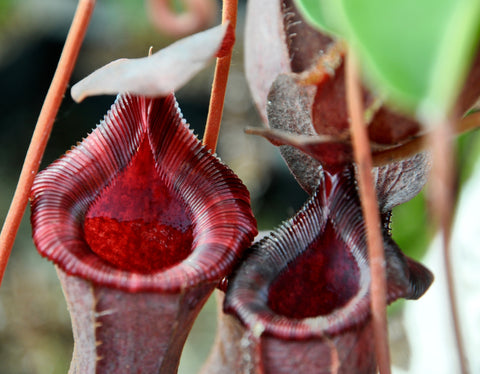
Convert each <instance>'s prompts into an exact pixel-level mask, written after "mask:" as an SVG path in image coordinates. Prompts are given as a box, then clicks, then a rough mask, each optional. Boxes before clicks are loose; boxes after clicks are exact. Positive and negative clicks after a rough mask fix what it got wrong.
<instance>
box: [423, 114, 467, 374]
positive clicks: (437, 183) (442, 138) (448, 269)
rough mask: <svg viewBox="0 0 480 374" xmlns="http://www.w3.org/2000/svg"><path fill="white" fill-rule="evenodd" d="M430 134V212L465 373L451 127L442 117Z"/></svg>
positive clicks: (459, 354)
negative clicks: (454, 256) (453, 248)
mask: <svg viewBox="0 0 480 374" xmlns="http://www.w3.org/2000/svg"><path fill="white" fill-rule="evenodd" d="M436 125H437V126H436V127H435V129H434V130H433V131H432V133H431V135H430V143H431V147H432V150H433V169H432V183H431V186H432V190H431V192H432V207H433V209H432V213H433V214H434V216H435V217H438V219H439V224H440V229H441V231H442V241H443V257H444V266H445V274H446V277H447V290H448V297H449V301H450V302H449V304H450V313H451V317H452V322H453V329H454V334H455V340H456V343H457V354H458V358H459V362H460V368H461V372H462V374H468V373H469V369H468V364H467V360H466V355H465V348H464V345H463V338H462V332H461V330H460V319H459V316H458V310H457V297H456V292H455V284H454V279H453V265H452V262H451V255H450V239H451V233H452V232H451V231H452V222H453V211H454V208H455V192H454V191H455V182H454V181H455V175H454V174H455V173H454V169H453V167H454V164H453V155H454V152H453V142H452V139H453V131H452V126H451V123H450V122H449V121H443V122H442V123H438V124H436Z"/></svg>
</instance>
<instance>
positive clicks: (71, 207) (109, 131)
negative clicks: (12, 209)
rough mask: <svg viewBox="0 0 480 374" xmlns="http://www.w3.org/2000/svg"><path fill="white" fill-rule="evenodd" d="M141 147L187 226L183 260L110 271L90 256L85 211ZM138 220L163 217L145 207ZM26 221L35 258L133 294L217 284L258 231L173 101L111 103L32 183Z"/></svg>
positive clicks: (235, 186) (244, 195) (239, 194)
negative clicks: (28, 220)
mask: <svg viewBox="0 0 480 374" xmlns="http://www.w3.org/2000/svg"><path fill="white" fill-rule="evenodd" d="M142 148H143V149H144V150H145V149H146V150H147V151H146V152H147V153H148V149H150V152H151V156H152V160H153V161H152V165H153V167H154V170H152V172H151V173H152V174H155V175H156V176H155V177H154V179H153V180H152V181H153V182H152V183H160V182H161V184H162V188H163V189H164V190H165V191H168V193H169V195H170V197H171V198H172V199H173V200H175V204H176V205H177V206H178V207H182V208H184V211H183V212H182V214H183V216H184V218H183V219H182V220H183V221H185V222H190V223H191V230H192V232H193V234H192V240H191V249H188V251H187V252H188V253H187V254H186V255H184V256H183V258H180V259H179V260H178V261H172V263H170V264H169V265H168V266H167V267H161V266H159V265H158V266H157V267H156V268H151V269H148V268H147V269H143V271H142V269H140V270H139V269H135V268H134V269H130V268H128V267H125V266H122V265H125V264H126V263H127V261H128V259H125V260H122V261H120V263H117V264H114V263H112V262H111V261H109V260H108V258H107V257H105V256H104V257H103V258H102V257H101V256H99V255H98V254H97V253H95V252H94V251H92V249H91V248H90V246H89V245H88V243H87V241H86V238H85V232H84V225H85V219H86V216H87V215H88V213H89V210H90V209H91V208H92V206H95V204H97V203H99V201H100V200H102V199H103V200H105V201H109V199H111V197H108V196H107V197H103V196H106V195H108V192H109V191H111V190H114V189H115V188H116V186H117V185H118V184H119V183H120V182H118V181H117V180H116V179H118V178H121V177H122V172H124V171H125V170H127V169H128V168H129V167H132V163H133V162H134V161H132V160H134V159H135V157H136V156H137V154H138V153H139V150H140V149H142ZM125 173H126V172H125ZM149 181H150V180H147V182H145V183H150V182H149ZM159 181H160V182H159ZM153 189H154V188H153ZM122 191H123V190H122ZM111 195H115V194H114V193H112V194H111ZM160 195H161V194H160ZM114 198H115V196H114ZM125 198H130V197H129V196H128V193H127V194H126V196H121V197H119V200H118V202H117V203H118V205H119V206H122V205H123V203H122V199H123V201H124V200H125ZM159 204H160V205H162V204H161V203H159ZM104 205H105V206H108V204H104ZM110 205H112V204H110ZM113 205H114V206H115V204H113ZM133 205H135V204H133ZM165 206H168V204H166V205H165V204H164V206H162V209H164V208H165ZM154 208H155V207H154ZM102 209H104V208H102ZM102 209H100V211H101V212H103V211H104V210H105V209H104V210H102ZM112 209H113V210H114V211H115V209H116V208H112ZM119 209H120V208H119ZM107 210H108V211H109V212H107V213H108V214H109V215H110V216H112V215H113V216H112V217H113V218H115V219H117V218H118V216H117V215H116V214H117V213H116V212H113V213H112V211H111V209H110V208H107ZM174 210H175V211H178V209H174ZM170 213H171V212H170ZM136 214H138V209H137V210H135V212H134V214H133V218H132V219H136V218H138V217H137V216H135V215H136ZM145 214H146V216H147V217H149V218H148V222H150V221H152V220H155V219H157V220H158V219H162V212H157V213H152V212H148V209H147V211H146V212H145ZM100 215H101V214H100ZM96 216H98V214H96ZM164 218H165V217H164ZM166 218H168V217H166ZM166 218H165V219H166ZM122 219H126V218H125V217H123V218H122ZM31 220H32V226H33V238H34V241H35V244H36V246H37V248H38V250H39V252H40V253H41V254H42V255H43V256H45V257H47V258H49V259H50V260H52V261H53V262H54V263H55V264H56V265H57V266H58V267H60V268H61V269H62V270H63V271H65V272H66V273H67V274H70V275H76V276H79V277H81V278H84V279H87V280H90V281H92V282H94V283H96V284H100V285H103V286H108V287H114V288H119V289H123V290H127V291H132V292H133V291H155V290H156V291H167V292H175V291H178V290H181V289H185V288H186V287H188V286H192V285H194V284H198V283H200V282H202V281H208V282H212V281H215V280H219V279H221V278H222V277H224V276H225V275H226V274H228V273H229V272H230V270H231V269H232V267H233V266H234V264H235V262H236V260H237V259H238V258H239V257H240V256H241V254H242V252H243V250H244V249H245V248H246V247H247V246H248V245H249V244H250V242H251V241H252V240H253V237H254V236H255V234H256V232H257V231H256V222H255V219H254V217H253V215H252V212H251V209H250V198H249V194H248V191H247V189H246V188H245V186H244V185H243V184H242V183H241V181H240V180H239V179H238V177H237V176H236V175H235V174H234V173H233V172H232V171H231V170H230V169H229V168H228V167H227V166H225V165H224V164H222V163H221V162H220V161H219V160H218V159H217V158H216V157H215V156H214V155H212V154H211V153H210V152H208V151H207V150H206V149H205V148H204V147H203V146H202V145H201V144H200V142H199V141H198V139H197V138H196V137H195V136H194V135H193V133H192V132H191V131H190V130H189V129H188V126H187V125H186V123H185V121H184V120H183V119H182V116H181V114H180V111H179V109H178V105H177V103H176V101H175V98H174V96H173V95H169V96H167V97H165V98H157V99H148V98H144V97H137V96H131V95H123V96H119V98H118V99H117V101H116V102H115V104H114V105H113V106H112V108H111V110H110V111H109V112H108V114H107V115H106V117H105V119H104V120H103V121H102V122H101V123H100V124H99V125H98V126H97V128H96V129H95V130H93V132H92V133H91V134H90V135H89V136H88V137H87V138H86V139H84V140H83V141H82V142H81V143H79V144H78V145H77V146H76V147H74V148H73V149H72V150H70V151H69V152H67V153H66V155H64V156H63V157H61V158H60V159H59V160H57V161H55V162H54V163H53V164H52V165H50V166H49V167H48V168H47V169H45V170H44V171H42V172H41V173H40V174H39V175H38V176H37V178H36V180H35V184H34V187H33V189H32V218H31ZM163 224H165V222H163ZM166 224H168V225H171V221H169V222H167V223H166ZM147 256H148V253H147ZM146 262H148V258H147V260H146V261H145V263H146ZM140 266H143V265H142V264H140Z"/></svg>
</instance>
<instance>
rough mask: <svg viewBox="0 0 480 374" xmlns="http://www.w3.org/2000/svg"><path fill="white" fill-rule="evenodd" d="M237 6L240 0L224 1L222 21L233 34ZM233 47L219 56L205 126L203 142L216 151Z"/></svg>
mask: <svg viewBox="0 0 480 374" xmlns="http://www.w3.org/2000/svg"><path fill="white" fill-rule="evenodd" d="M237 6H238V0H224V1H223V9H222V23H225V22H228V23H229V25H228V27H229V28H231V30H232V32H233V36H234V35H235V27H236V24H237ZM232 49H233V44H232ZM232 49H230V51H229V52H228V53H226V54H225V55H224V56H222V57H218V58H217V64H216V66H215V75H214V78H213V85H212V93H211V96H210V106H209V108H208V117H207V125H206V127H205V135H204V136H203V144H204V145H205V146H206V147H207V148H208V149H210V150H211V151H212V152H215V149H216V148H217V141H218V133H219V132H220V124H221V122H222V114H223V104H224V102H225V92H226V90H227V82H228V73H229V71H230V62H231V60H232Z"/></svg>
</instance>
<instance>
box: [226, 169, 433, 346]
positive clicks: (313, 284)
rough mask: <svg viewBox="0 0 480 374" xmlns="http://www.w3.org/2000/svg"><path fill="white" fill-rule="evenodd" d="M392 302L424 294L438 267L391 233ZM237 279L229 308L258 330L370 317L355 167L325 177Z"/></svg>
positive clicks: (282, 331) (339, 327)
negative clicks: (426, 264) (419, 259)
mask: <svg viewBox="0 0 480 374" xmlns="http://www.w3.org/2000/svg"><path fill="white" fill-rule="evenodd" d="M384 246H385V252H386V262H387V263H386V265H387V276H388V279H387V286H388V295H387V298H388V301H389V302H392V301H394V300H396V299H397V298H399V297H406V298H416V297H419V296H420V295H421V294H423V292H425V290H426V289H427V288H428V286H429V285H430V283H431V281H432V278H431V274H430V272H429V271H428V270H427V269H425V268H423V266H421V265H420V264H417V263H414V262H413V261H412V260H409V259H407V258H405V257H404V256H403V254H402V253H401V252H400V251H399V249H398V247H397V246H396V245H395V243H394V242H393V240H392V239H391V238H390V237H389V235H388V233H384ZM248 253H249V254H248V257H247V258H246V259H245V261H244V263H242V265H241V266H240V268H239V269H238V270H237V271H236V273H235V274H234V276H233V277H232V279H231V280H230V282H229V287H228V290H227V294H226V298H225V304H224V308H225V311H226V312H227V313H231V314H233V315H235V316H237V317H238V318H239V319H240V321H241V322H242V323H243V324H244V325H245V326H246V327H247V328H248V329H251V330H252V331H253V332H254V333H259V334H263V333H265V334H267V335H270V336H275V337H278V338H281V339H289V340H292V339H293V340H295V339H309V338H321V337H324V336H331V335H336V334H339V333H341V332H342V331H346V330H350V329H352V328H355V327H356V326H360V325H363V324H364V323H366V322H367V321H368V320H369V318H370V296H369V290H370V268H369V263H368V255H367V248H366V233H365V226H364V223H363V218H362V211H361V206H360V202H359V200H358V195H357V191H356V185H355V183H354V178H353V175H352V172H351V171H350V169H348V168H347V169H345V170H344V171H343V172H341V173H339V174H336V175H333V176H332V175H329V174H328V173H325V176H324V180H323V183H322V184H321V185H320V187H319V188H318V189H317V191H316V192H315V193H314V195H313V196H312V197H311V198H310V200H309V201H308V202H307V203H306V204H305V206H304V207H303V208H302V209H301V210H300V211H299V212H298V213H297V214H296V215H295V216H294V217H293V218H292V219H291V220H289V221H287V222H285V223H284V224H283V225H282V226H280V227H279V228H278V229H276V230H274V231H273V232H271V233H270V234H269V235H268V236H267V237H265V238H264V239H262V240H261V241H259V242H258V243H256V244H254V245H253V247H252V249H251V250H250V251H249V252H248Z"/></svg>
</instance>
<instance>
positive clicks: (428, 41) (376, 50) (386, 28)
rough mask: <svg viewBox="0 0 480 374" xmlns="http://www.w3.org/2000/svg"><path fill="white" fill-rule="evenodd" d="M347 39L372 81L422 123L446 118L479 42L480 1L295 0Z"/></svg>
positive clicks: (314, 20)
mask: <svg viewBox="0 0 480 374" xmlns="http://www.w3.org/2000/svg"><path fill="white" fill-rule="evenodd" d="M296 1H297V5H298V6H299V8H300V9H301V11H303V12H304V15H305V16H306V18H307V19H308V20H309V21H311V22H312V23H313V24H314V25H315V26H317V27H319V28H321V29H323V30H325V31H327V32H332V31H333V32H335V33H336V34H337V35H339V36H341V37H343V38H345V39H346V40H347V42H348V43H349V44H350V46H351V47H352V48H353V49H354V51H355V52H356V54H357V55H358V57H359V60H360V64H361V65H362V68H363V69H364V72H365V75H366V77H367V79H368V80H369V82H371V83H373V87H374V89H376V90H377V91H380V93H382V94H384V95H385V96H386V97H387V99H388V100H389V101H391V102H392V103H394V104H395V105H397V106H399V107H401V108H404V109H406V110H408V111H409V112H411V113H417V114H418V115H419V116H420V118H421V119H425V118H428V116H432V115H434V116H435V117H443V116H446V115H447V114H448V112H449V110H450V109H451V108H452V105H453V104H454V100H455V98H456V96H457V94H458V92H459V90H460V88H461V85H462V84H463V80H464V77H465V74H466V72H467V70H468V67H469V63H470V61H471V58H472V56H473V52H474V50H475V48H476V46H477V44H478V41H479V34H480V33H479V31H480V1H478V0H423V1H418V0H389V1H385V0H339V1H333V0H325V1H321V0H296Z"/></svg>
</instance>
